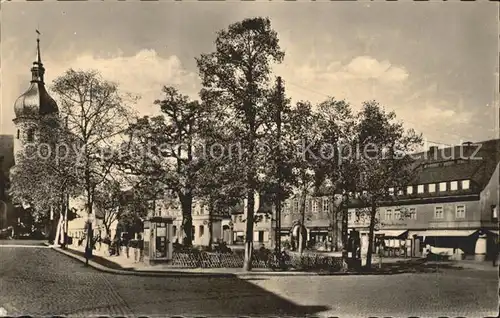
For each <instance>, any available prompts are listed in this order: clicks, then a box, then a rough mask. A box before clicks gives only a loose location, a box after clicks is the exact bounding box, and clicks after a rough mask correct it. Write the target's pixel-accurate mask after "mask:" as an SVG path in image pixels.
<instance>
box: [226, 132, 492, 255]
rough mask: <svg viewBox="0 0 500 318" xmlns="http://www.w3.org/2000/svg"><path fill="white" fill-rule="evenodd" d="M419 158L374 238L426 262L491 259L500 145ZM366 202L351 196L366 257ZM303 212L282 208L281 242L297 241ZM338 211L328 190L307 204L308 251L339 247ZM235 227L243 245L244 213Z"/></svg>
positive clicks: (351, 213) (292, 204) (265, 229)
mask: <svg viewBox="0 0 500 318" xmlns="http://www.w3.org/2000/svg"><path fill="white" fill-rule="evenodd" d="M415 157H417V158H418V160H417V162H416V165H415V169H416V175H417V176H416V178H415V180H414V181H413V182H412V183H411V184H409V185H407V186H406V187H405V188H403V189H388V190H389V192H391V193H394V195H393V196H392V197H388V198H387V201H386V202H385V203H384V204H382V206H381V207H380V208H379V210H378V212H377V215H378V216H377V219H378V220H379V222H380V224H379V225H378V226H377V227H376V231H375V234H376V236H383V237H384V239H385V240H386V242H387V245H388V246H389V247H393V248H394V249H397V248H398V247H400V246H402V245H403V244H404V245H405V248H407V249H408V252H409V254H412V255H415V256H418V255H422V253H423V252H424V249H425V247H426V246H427V245H430V246H431V250H432V249H433V250H434V251H436V253H437V252H439V251H445V252H446V253H448V254H454V253H463V254H464V255H465V257H472V258H476V259H478V260H481V259H485V258H488V257H489V256H490V254H491V253H490V252H491V251H492V250H493V247H494V244H495V242H496V240H498V213H499V197H500V195H499V193H500V187H499V184H500V179H499V178H500V175H499V169H500V139H497V140H489V141H484V142H479V143H475V144H471V143H466V144H463V145H459V146H455V147H449V148H444V149H437V148H433V147H432V148H431V149H429V151H426V152H423V153H420V154H416V155H415ZM362 195H363V191H362V190H360V191H359V192H355V193H351V197H352V198H354V199H353V201H352V202H351V204H350V205H349V209H348V228H349V231H350V230H352V229H356V230H358V231H360V232H361V240H362V245H363V251H362V252H364V253H366V248H367V246H368V236H367V235H368V225H369V224H368V221H369V220H368V219H367V218H359V217H358V216H359V215H360V214H362V213H360V211H362V209H363V208H364V207H363V205H362V203H361V201H360V200H359V198H360V196H362ZM273 210H274V209H273ZM299 211H300V209H299V198H298V197H292V198H290V199H288V200H287V201H286V202H284V204H283V209H282V216H281V240H282V241H289V242H293V241H294V240H296V239H297V230H298V221H299V220H300V212H299ZM261 212H265V211H263V210H261ZM337 212H338V195H336V196H331V194H330V193H328V191H326V192H322V193H319V194H317V195H315V196H309V197H308V198H307V199H306V213H305V214H306V217H305V222H304V223H305V227H306V229H307V240H308V245H309V246H311V247H312V248H316V249H322V250H335V249H336V248H339V247H340V233H341V227H340V221H341V220H340V216H339V214H338V213H337ZM259 214H260V215H261V216H262V218H263V220H262V221H261V222H260V223H257V224H255V226H254V244H263V245H266V246H269V247H271V246H273V245H274V232H275V228H274V227H275V225H274V224H275V222H274V221H273V220H274V219H273V217H271V216H269V214H268V213H257V215H259ZM272 215H274V212H273V213H272ZM232 223H233V229H234V240H235V241H236V242H238V241H240V242H243V239H244V236H245V229H246V224H245V217H244V213H243V211H242V209H240V210H239V211H237V212H235V213H234V214H233V215H232Z"/></svg>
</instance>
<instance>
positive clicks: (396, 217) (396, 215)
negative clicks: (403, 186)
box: [394, 209, 401, 220]
mask: <svg viewBox="0 0 500 318" xmlns="http://www.w3.org/2000/svg"><path fill="white" fill-rule="evenodd" d="M394 220H401V211H400V210H399V209H396V210H394Z"/></svg>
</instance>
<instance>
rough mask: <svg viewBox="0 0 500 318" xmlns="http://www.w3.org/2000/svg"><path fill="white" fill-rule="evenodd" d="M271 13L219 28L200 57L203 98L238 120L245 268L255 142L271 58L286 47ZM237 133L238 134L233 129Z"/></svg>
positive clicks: (257, 159) (247, 265)
mask: <svg viewBox="0 0 500 318" xmlns="http://www.w3.org/2000/svg"><path fill="white" fill-rule="evenodd" d="M278 42H279V41H278V35H277V33H276V31H274V30H273V29H272V28H271V21H270V20H269V19H267V18H260V17H259V18H250V19H245V20H243V21H240V22H237V23H234V24H231V25H230V26H229V27H228V28H227V29H225V30H221V31H219V32H218V33H217V39H216V41H215V51H214V52H212V53H209V54H203V55H202V56H201V57H200V58H198V59H197V64H198V68H199V72H200V76H201V79H202V85H203V89H202V92H201V97H202V99H203V100H211V101H213V100H216V101H217V103H219V104H220V105H224V106H226V107H227V111H228V112H230V114H231V116H232V118H233V121H234V122H235V123H236V124H237V125H236V127H237V133H238V134H237V137H236V140H235V141H237V142H238V143H239V144H240V145H241V149H242V153H243V154H244V158H242V159H243V160H242V161H243V162H244V164H243V167H244V169H245V171H244V176H242V177H243V178H244V179H245V183H246V185H245V186H246V192H247V211H248V215H247V220H246V222H247V228H246V238H245V262H244V269H245V270H251V268H252V252H253V221H254V211H255V199H254V194H255V193H256V190H257V189H258V187H259V165H260V164H261V163H262V160H261V158H262V157H263V154H262V152H263V151H261V150H259V147H258V146H257V144H258V142H259V139H260V138H261V136H260V131H261V130H262V125H263V123H264V122H266V121H267V120H269V118H267V117H266V116H265V114H266V112H265V105H266V101H267V98H268V92H269V89H270V79H269V75H270V74H271V63H272V62H281V61H282V60H283V58H284V52H283V51H281V49H280V46H279V44H278ZM235 135H236V134H235Z"/></svg>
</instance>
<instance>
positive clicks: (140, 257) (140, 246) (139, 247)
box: [137, 234, 144, 262]
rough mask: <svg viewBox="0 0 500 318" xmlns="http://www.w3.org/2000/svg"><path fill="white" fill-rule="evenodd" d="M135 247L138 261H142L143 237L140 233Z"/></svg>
mask: <svg viewBox="0 0 500 318" xmlns="http://www.w3.org/2000/svg"><path fill="white" fill-rule="evenodd" d="M137 238H138V240H137V248H138V249H139V262H142V261H144V238H143V237H142V234H139V235H138V236H137Z"/></svg>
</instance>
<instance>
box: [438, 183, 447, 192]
mask: <svg viewBox="0 0 500 318" xmlns="http://www.w3.org/2000/svg"><path fill="white" fill-rule="evenodd" d="M439 191H446V182H441V183H439Z"/></svg>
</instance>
